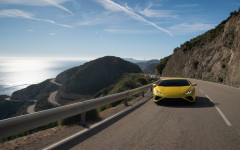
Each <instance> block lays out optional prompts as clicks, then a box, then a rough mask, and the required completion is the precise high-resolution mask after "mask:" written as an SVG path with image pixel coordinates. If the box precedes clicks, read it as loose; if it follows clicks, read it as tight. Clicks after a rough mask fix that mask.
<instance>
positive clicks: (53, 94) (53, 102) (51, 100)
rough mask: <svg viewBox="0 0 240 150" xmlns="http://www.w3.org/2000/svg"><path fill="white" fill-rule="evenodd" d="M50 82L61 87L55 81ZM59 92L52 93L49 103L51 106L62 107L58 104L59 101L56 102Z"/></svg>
mask: <svg viewBox="0 0 240 150" xmlns="http://www.w3.org/2000/svg"><path fill="white" fill-rule="evenodd" d="M50 82H51V83H53V84H56V85H57V86H61V84H59V83H57V82H56V81H55V79H51V80H50ZM57 92H58V91H54V92H52V93H51V94H50V95H49V97H48V102H49V103H51V104H53V105H54V106H61V105H60V104H59V103H58V102H57V100H56V95H57Z"/></svg>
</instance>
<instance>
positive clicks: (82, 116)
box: [81, 112, 86, 126]
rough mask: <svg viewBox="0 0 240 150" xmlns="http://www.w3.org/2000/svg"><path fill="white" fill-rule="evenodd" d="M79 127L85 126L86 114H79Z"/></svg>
mask: <svg viewBox="0 0 240 150" xmlns="http://www.w3.org/2000/svg"><path fill="white" fill-rule="evenodd" d="M81 125H82V126H85V125H86V112H83V113H81Z"/></svg>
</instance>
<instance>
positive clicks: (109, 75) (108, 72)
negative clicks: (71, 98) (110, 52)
mask: <svg viewBox="0 0 240 150" xmlns="http://www.w3.org/2000/svg"><path fill="white" fill-rule="evenodd" d="M140 72H141V69H140V68H139V67H138V66H137V65H136V64H133V63H130V62H128V61H125V60H123V59H121V58H119V57H114V56H106V57H102V58H98V59H96V60H93V61H90V62H88V63H85V64H84V65H82V66H79V68H78V70H77V71H76V72H75V73H74V74H73V75H72V76H71V77H69V79H70V80H68V81H66V83H65V84H64V85H63V86H62V87H61V91H63V92H65V93H70V94H71V93H75V94H80V95H93V94H95V93H96V92H98V91H99V90H101V89H103V88H105V87H107V86H109V85H111V84H113V83H115V82H116V80H118V79H119V78H120V77H121V76H122V75H123V74H124V73H140Z"/></svg>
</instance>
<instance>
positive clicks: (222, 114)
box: [205, 95, 232, 126]
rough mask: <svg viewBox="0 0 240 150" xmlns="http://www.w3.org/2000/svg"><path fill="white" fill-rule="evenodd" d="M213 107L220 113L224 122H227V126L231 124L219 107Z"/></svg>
mask: <svg viewBox="0 0 240 150" xmlns="http://www.w3.org/2000/svg"><path fill="white" fill-rule="evenodd" d="M205 96H206V97H207V98H208V99H209V100H210V101H211V102H213V100H212V99H211V98H210V97H209V96H208V95H205ZM215 108H216V109H217V111H218V113H219V114H220V116H221V117H222V118H223V120H224V121H225V123H226V124H227V126H232V124H231V123H230V121H228V119H227V117H226V116H225V115H224V113H223V112H222V111H221V109H220V108H218V107H216V106H215Z"/></svg>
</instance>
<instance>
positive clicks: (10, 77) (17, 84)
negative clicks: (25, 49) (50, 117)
mask: <svg viewBox="0 0 240 150" xmlns="http://www.w3.org/2000/svg"><path fill="white" fill-rule="evenodd" d="M81 64H82V62H80V61H66V60H65V61H63V60H51V59H43V58H41V59H37V58H27V59H26V58H11V59H9V58H8V59H0V95H1V94H11V93H12V92H13V91H16V90H19V89H22V88H25V87H27V86H28V85H31V84H37V83H40V82H42V81H45V80H46V79H49V78H55V77H56V75H57V74H59V73H60V72H62V71H64V70H66V69H68V68H70V67H74V66H78V65H81Z"/></svg>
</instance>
